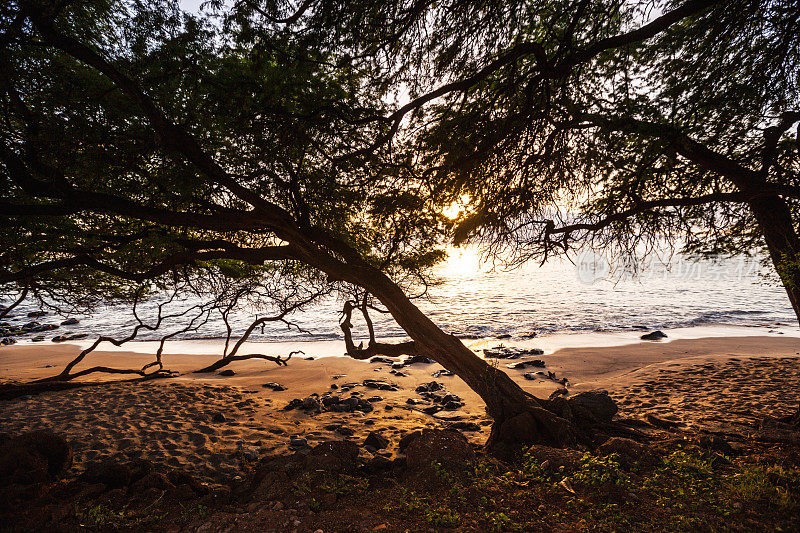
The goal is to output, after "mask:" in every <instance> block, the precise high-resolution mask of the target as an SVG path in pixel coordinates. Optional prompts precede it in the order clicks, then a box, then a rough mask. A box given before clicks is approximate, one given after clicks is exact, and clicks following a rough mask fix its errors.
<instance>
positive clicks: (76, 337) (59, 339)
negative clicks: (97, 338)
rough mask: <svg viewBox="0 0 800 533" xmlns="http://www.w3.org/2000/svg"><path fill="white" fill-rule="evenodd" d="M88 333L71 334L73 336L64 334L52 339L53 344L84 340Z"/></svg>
mask: <svg viewBox="0 0 800 533" xmlns="http://www.w3.org/2000/svg"><path fill="white" fill-rule="evenodd" d="M88 336H89V334H88V333H73V334H64V335H56V336H55V337H53V342H65V341H76V340H80V339H85V338H86V337H88Z"/></svg>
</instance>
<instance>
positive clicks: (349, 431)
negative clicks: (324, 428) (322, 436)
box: [336, 426, 355, 437]
mask: <svg viewBox="0 0 800 533" xmlns="http://www.w3.org/2000/svg"><path fill="white" fill-rule="evenodd" d="M336 433H338V434H339V435H343V436H345V437H352V436H353V435H354V434H355V430H354V429H353V428H350V427H347V426H342V427H340V428H339V429H337V430H336Z"/></svg>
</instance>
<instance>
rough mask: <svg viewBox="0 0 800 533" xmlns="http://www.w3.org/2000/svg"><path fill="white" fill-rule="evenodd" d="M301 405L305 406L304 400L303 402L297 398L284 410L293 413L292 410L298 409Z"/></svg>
mask: <svg viewBox="0 0 800 533" xmlns="http://www.w3.org/2000/svg"><path fill="white" fill-rule="evenodd" d="M301 405H303V400H301V399H300V398H295V399H293V400H291V401H290V402H289V403H287V404H286V407H284V408H283V409H284V410H286V411H291V410H292V409H296V408H298V407H300V406H301Z"/></svg>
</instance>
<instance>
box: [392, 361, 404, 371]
mask: <svg viewBox="0 0 800 533" xmlns="http://www.w3.org/2000/svg"><path fill="white" fill-rule="evenodd" d="M405 366H406V364H405V363H403V362H399V363H392V368H393V369H395V370H400V369H401V368H403V367H405Z"/></svg>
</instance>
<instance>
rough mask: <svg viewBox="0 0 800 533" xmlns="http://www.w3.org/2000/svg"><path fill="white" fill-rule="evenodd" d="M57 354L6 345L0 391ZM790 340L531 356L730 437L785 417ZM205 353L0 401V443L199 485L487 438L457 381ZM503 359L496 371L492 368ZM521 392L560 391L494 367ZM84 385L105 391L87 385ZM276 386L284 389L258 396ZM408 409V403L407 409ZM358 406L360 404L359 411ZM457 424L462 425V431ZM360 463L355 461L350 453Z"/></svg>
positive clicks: (59, 351)
mask: <svg viewBox="0 0 800 533" xmlns="http://www.w3.org/2000/svg"><path fill="white" fill-rule="evenodd" d="M77 350H78V347H76V346H70V345H48V346H41V345H40V346H11V347H3V348H2V349H0V375H1V376H2V378H3V380H5V381H9V380H13V381H29V380H31V379H36V378H40V377H45V376H49V375H52V374H53V373H55V372H56V371H57V370H59V369H60V368H61V367H62V366H63V365H64V364H66V363H67V362H68V361H69V359H71V357H73V356H74V355H75V353H76V352H77ZM798 357H800V339H798V338H794V337H788V336H786V337H780V338H776V337H729V338H704V339H692V340H676V341H671V342H639V343H635V344H630V345H626V346H613V347H600V348H565V349H562V350H557V351H556V352H555V353H553V354H549V355H546V356H541V358H542V359H544V360H545V363H546V364H547V366H546V369H544V370H545V371H551V372H554V373H555V375H556V377H557V378H558V379H561V378H567V379H568V380H569V389H568V390H569V391H570V393H571V394H572V393H575V392H578V391H583V390H590V389H605V390H608V391H609V392H610V393H611V395H612V396H613V397H614V398H615V399H616V400H617V401H618V403H619V405H620V413H619V415H620V416H624V417H634V418H644V417H646V416H647V415H648V414H655V415H656V416H658V417H660V418H663V419H667V420H671V421H675V422H676V423H677V424H679V426H680V427H686V428H698V427H702V426H714V425H719V424H727V425H728V426H731V425H733V426H737V425H738V427H739V428H740V430H742V431H745V432H746V431H747V428H748V427H752V423H753V421H754V420H756V419H758V418H760V417H763V416H765V415H772V416H779V415H783V414H787V413H789V412H791V411H792V410H793V409H795V408H796V406H797V401H798V399H797V396H796V395H795V394H792V393H791V392H790V391H796V390H800V361H798V360H797V359H798ZM150 358H151V356H150V355H148V354H137V353H132V352H102V351H98V352H95V353H93V354H91V355H90V356H89V357H88V358H87V360H86V361H85V363H84V364H86V365H95V364H101V363H102V364H108V365H113V366H123V367H128V366H132V367H135V366H141V365H142V364H144V363H145V362H147V361H149V360H150ZM213 359H214V358H213V357H212V356H209V355H188V354H184V355H170V356H168V358H166V360H165V363H166V366H167V368H169V369H171V370H176V371H179V372H182V374H181V375H179V376H177V377H175V378H171V379H159V380H152V381H148V382H143V383H119V384H104V385H101V386H89V387H82V388H76V389H72V390H66V391H58V392H48V393H43V394H38V395H32V396H27V397H22V398H18V399H15V400H12V401H4V402H2V403H0V420H1V421H2V422H1V423H0V432H3V433H8V434H16V433H19V432H22V431H25V430H30V429H48V430H52V431H55V432H56V433H59V434H63V435H65V436H66V437H67V438H68V439H69V440H70V442H71V444H72V445H73V447H74V449H75V454H76V455H75V464H74V466H73V469H76V471H80V470H81V469H82V468H83V467H84V466H85V464H86V463H87V462H89V461H97V460H101V459H104V458H119V459H122V458H139V457H141V458H144V459H148V460H150V461H153V462H154V463H162V464H165V465H168V466H173V467H181V468H183V469H186V470H188V471H191V472H193V473H194V474H195V475H197V476H200V477H203V478H207V479H213V478H215V477H231V476H233V477H235V476H237V475H239V474H240V473H241V472H242V471H243V469H244V468H245V467H246V466H247V463H248V462H249V461H251V460H253V459H254V458H256V457H258V456H261V455H263V454H276V453H283V452H286V451H289V450H290V449H291V448H297V447H298V444H302V443H303V442H305V443H307V444H309V445H314V444H316V443H319V442H322V441H326V440H330V439H353V440H356V441H357V442H359V443H361V442H362V441H363V439H364V438H365V437H366V435H367V434H368V433H369V432H370V431H377V432H379V433H381V434H382V435H383V436H385V437H386V438H388V440H389V442H390V444H389V446H388V448H386V449H383V450H380V451H378V452H375V453H379V454H381V455H383V456H385V457H392V456H394V455H396V454H397V445H398V441H399V439H400V437H401V436H402V435H403V434H405V433H407V432H409V431H413V430H416V429H420V428H426V427H429V428H432V427H446V426H449V425H451V424H453V423H454V422H460V423H461V424H460V425H461V428H462V429H464V434H465V435H466V436H467V437H468V438H469V439H470V440H471V441H473V442H475V443H476V444H480V443H482V442H484V441H485V439H486V438H487V436H488V432H489V427H490V420H489V419H488V418H487V417H486V415H485V413H484V405H483V403H482V402H481V400H480V398H479V397H478V396H477V395H476V394H475V393H473V392H472V391H471V390H470V389H469V388H468V387H467V386H466V385H465V384H464V383H463V382H462V381H461V380H460V379H459V378H457V377H454V376H439V377H436V378H434V377H432V374H434V373H435V372H436V371H437V370H441V367H440V366H439V365H437V364H419V363H418V364H413V365H408V366H405V367H404V368H403V369H402V371H401V372H402V374H405V375H398V374H397V373H391V370H392V369H391V366H390V365H388V364H386V363H370V362H363V361H356V360H353V359H349V358H346V357H323V358H318V359H314V360H306V359H302V358H300V359H292V360H291V361H290V363H289V365H288V366H287V367H278V366H276V365H275V364H274V363H271V362H265V361H259V360H251V361H244V362H238V363H234V364H232V365H230V367H229V368H231V369H233V370H234V371H235V373H236V374H235V375H234V376H229V377H223V376H220V375H218V374H216V373H215V374H193V373H191V371H192V370H194V369H197V368H201V367H202V366H204V365H205V364H208V363H210V362H212V361H213ZM514 362H515V361H509V360H497V364H498V365H501V366H503V367H504V366H505V365H507V364H512V363H514ZM506 370H507V372H508V373H509V374H510V375H511V376H513V377H514V378H515V379H516V380H517V381H518V383H519V384H520V385H521V386H522V387H523V388H525V389H526V390H528V391H530V392H532V393H534V394H536V395H537V396H540V397H547V396H548V395H549V394H550V393H552V392H553V391H554V390H556V389H557V388H560V387H561V385H560V384H558V383H556V382H554V381H552V380H550V379H535V380H529V379H525V378H524V377H523V374H524V373H525V372H526V371H523V370H514V369H506ZM84 379H86V380H108V379H111V378H110V377H109V376H104V375H102V374H95V375H92V376H89V377H87V378H84ZM364 380H380V381H383V382H386V383H389V384H392V385H395V386H396V387H397V390H376V389H373V388H369V387H366V386H364V385H363V383H364ZM431 381H436V382H438V383H440V384H441V385H442V386H443V388H442V389H441V391H439V392H440V393H441V394H448V393H450V394H455V395H457V396H459V397H460V398H461V399H462V400H463V402H464V405H463V407H460V408H458V409H457V410H455V411H443V412H442V413H444V414H442V413H439V414H436V415H433V416H431V415H429V414H425V413H424V412H422V409H424V408H425V407H426V406H427V405H430V404H427V403H424V400H423V399H422V398H421V397H420V394H419V393H418V392H416V390H415V389H416V388H417V387H418V386H419V385H421V384H424V383H429V382H431ZM266 383H278V384H280V385H281V386H282V387H284V388H285V389H286V390H283V391H274V390H272V389H270V388H265V387H263V386H262V385H264V384H266ZM314 394H316V395H319V396H320V397H322V396H324V395H329V396H331V395H332V396H337V397H339V398H342V399H344V398H347V397H350V396H355V397H357V398H361V399H362V400H366V401H368V402H369V404H370V405H371V406H372V410H371V411H369V412H362V411H358V410H357V411H353V412H335V411H330V410H325V411H323V412H319V413H316V412H309V411H304V410H302V409H291V410H286V409H285V407H286V406H287V405H288V404H289V402H290V401H291V400H293V399H303V398H306V397H309V396H310V395H314ZM409 399H413V400H412V401H418V402H420V403H419V404H417V405H411V404H409V403H408V401H409ZM362 403H363V402H362ZM465 423H466V424H465ZM363 453H367V452H363Z"/></svg>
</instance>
